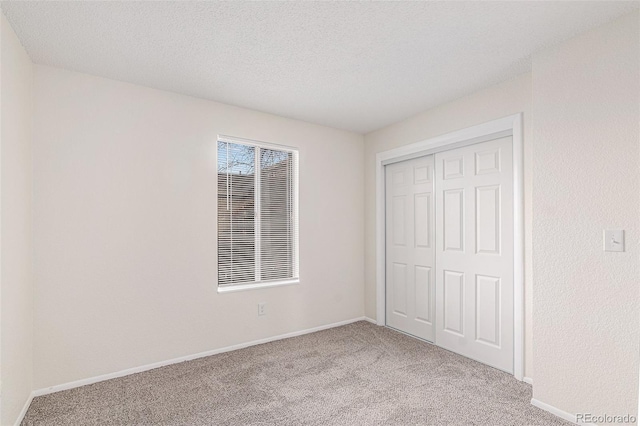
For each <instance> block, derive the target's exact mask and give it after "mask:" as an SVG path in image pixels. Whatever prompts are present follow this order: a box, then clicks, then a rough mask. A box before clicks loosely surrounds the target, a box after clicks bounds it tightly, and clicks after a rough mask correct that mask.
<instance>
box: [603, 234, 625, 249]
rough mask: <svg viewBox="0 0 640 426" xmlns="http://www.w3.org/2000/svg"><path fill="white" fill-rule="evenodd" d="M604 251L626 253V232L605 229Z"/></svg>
mask: <svg viewBox="0 0 640 426" xmlns="http://www.w3.org/2000/svg"><path fill="white" fill-rule="evenodd" d="M604 251H624V231H623V230H612V229H605V231H604Z"/></svg>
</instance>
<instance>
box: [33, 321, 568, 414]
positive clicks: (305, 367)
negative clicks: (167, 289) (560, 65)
mask: <svg viewBox="0 0 640 426" xmlns="http://www.w3.org/2000/svg"><path fill="white" fill-rule="evenodd" d="M530 400H531V386H529V385H527V384H525V383H522V382H518V381H516V380H515V379H514V378H513V376H511V375H509V374H506V373H503V372H501V371H498V370H495V369H493V368H491V367H487V366H485V365H483V364H480V363H477V362H475V361H472V360H469V359H467V358H464V357H461V356H459V355H456V354H453V353H451V352H447V351H445V350H443V349H440V348H437V347H435V346H433V345H430V344H427V343H424V342H421V341H419V340H417V339H413V338H411V337H408V336H405V335H403V334H401V333H398V332H395V331H392V330H390V329H387V328H383V327H378V326H375V325H373V324H369V323H367V322H364V321H363V322H357V323H354V324H350V325H346V326H343V327H338V328H334V329H330V330H326V331H320V332H317V333H313V334H307V335H305V336H300V337H295V338H291V339H286V340H281V341H277V342H272V343H267V344H264V345H258V346H253V347H250V348H246V349H241V350H238V351H234V352H227V353H224V354H220V355H214V356H210V357H207V358H201V359H198V360H194V361H189V362H184V363H181V364H175V365H171V366H167V367H163V368H158V369H155V370H150V371H147V372H144V373H138V374H134V375H131V376H127V377H122V378H119V379H113V380H109V381H106V382H101V383H97V384H94V385H88V386H83V387H81V388H76V389H71V390H68V391H63V392H58V393H55V394H51V395H45V396H40V397H37V398H35V399H34V400H33V402H32V404H31V407H29V411H28V412H27V414H26V417H25V419H24V421H23V423H22V424H23V425H74V426H78V425H156V424H161V425H257V424H261V425H272V424H278V425H491V426H500V425H509V426H514V425H545V426H549V425H564V424H568V423H566V422H564V421H562V420H560V419H558V418H557V417H554V416H553V415H551V414H549V413H547V412H545V411H542V410H540V409H538V408H536V407H534V406H532V405H531V404H530Z"/></svg>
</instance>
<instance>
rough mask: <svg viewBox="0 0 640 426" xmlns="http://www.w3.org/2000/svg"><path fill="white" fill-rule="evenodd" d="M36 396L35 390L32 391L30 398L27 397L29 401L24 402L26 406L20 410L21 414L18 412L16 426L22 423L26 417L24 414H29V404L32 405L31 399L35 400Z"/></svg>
mask: <svg viewBox="0 0 640 426" xmlns="http://www.w3.org/2000/svg"><path fill="white" fill-rule="evenodd" d="M34 397H35V395H34V394H33V392H31V394H30V395H29V398H27V401H26V402H25V403H24V407H22V410H21V411H20V414H18V418H17V419H16V422H15V426H20V423H22V419H24V416H25V415H26V414H27V410H28V409H29V406H30V405H31V401H33V398H34Z"/></svg>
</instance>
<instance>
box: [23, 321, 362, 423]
mask: <svg viewBox="0 0 640 426" xmlns="http://www.w3.org/2000/svg"><path fill="white" fill-rule="evenodd" d="M366 320H367V319H366V318H365V317H358V318H353V319H350V320H345V321H340V322H334V323H332V324H327V325H321V326H319V327H313V328H308V329H306V330H300V331H293V332H291V333H285V334H280V335H277V336H272V337H266V338H264V339H258V340H253V341H251V342H246V343H240V344H237V345H232V346H227V347H224V348H219V349H213V350H210V351H206V352H200V353H197V354H193V355H186V356H182V357H179V358H173V359H170V360H167V361H160V362H155V363H153V364H147V365H142V366H140V367H134V368H128V369H126V370H122V371H117V372H114V373H109V374H103V375H101V376H95V377H89V378H87V379H82V380H76V381H73V382H68V383H63V384H61V385H55V386H50V387H47V388H42V389H38V390H35V391H33V393H32V397H36V396H41V395H47V394H50V393H54V392H60V391H63V390H68V389H73V388H78V387H80V386H85V385H91V384H94V383H98V382H103V381H105V380H110V379H116V378H118V377H124V376H128V375H130V374H135V373H141V372H143V371H148V370H153V369H154V368H160V367H164V366H167V365H171V364H178V363H181V362H185V361H191V360H194V359H198V358H204V357H206V356H211V355H217V354H221V353H224V352H230V351H235V350H238V349H243V348H248V347H249V346H255V345H261V344H263V343H269V342H274V341H276V340H282V339H288V338H290V337H296V336H302V335H304V334H309V333H315V332H316V331H322V330H327V329H330V328H335V327H340V326H343V325H347V324H351V323H354V322H357V321H366ZM25 412H26V410H25Z"/></svg>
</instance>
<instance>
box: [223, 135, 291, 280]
mask: <svg viewBox="0 0 640 426" xmlns="http://www.w3.org/2000/svg"><path fill="white" fill-rule="evenodd" d="M296 179H297V155H296V152H295V151H288V150H279V149H272V148H270V147H263V146H260V145H249V144H243V143H237V142H236V141H229V140H218V285H220V286H226V285H236V284H252V283H261V282H273V281H285V280H291V279H295V278H298V259H297V244H298V222H297V200H296V196H297V182H296Z"/></svg>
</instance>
